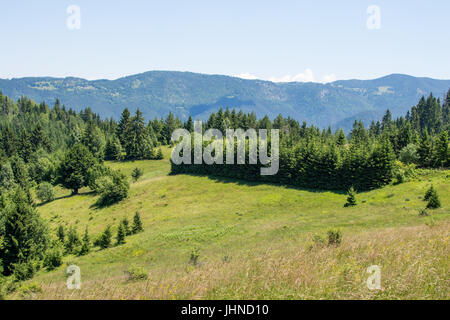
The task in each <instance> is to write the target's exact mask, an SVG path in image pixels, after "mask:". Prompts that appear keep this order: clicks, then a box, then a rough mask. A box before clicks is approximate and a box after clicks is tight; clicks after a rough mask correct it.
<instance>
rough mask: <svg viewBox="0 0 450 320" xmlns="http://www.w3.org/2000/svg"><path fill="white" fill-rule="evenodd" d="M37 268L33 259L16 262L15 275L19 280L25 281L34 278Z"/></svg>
mask: <svg viewBox="0 0 450 320" xmlns="http://www.w3.org/2000/svg"><path fill="white" fill-rule="evenodd" d="M35 273H36V268H35V265H34V263H33V261H31V260H28V261H24V262H19V263H15V264H14V273H13V276H14V278H15V279H16V280H17V281H25V280H29V279H31V278H33V276H34V274H35Z"/></svg>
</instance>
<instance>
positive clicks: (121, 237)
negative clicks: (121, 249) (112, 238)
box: [116, 223, 126, 246]
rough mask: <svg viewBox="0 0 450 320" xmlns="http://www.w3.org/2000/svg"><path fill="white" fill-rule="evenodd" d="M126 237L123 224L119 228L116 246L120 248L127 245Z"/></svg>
mask: <svg viewBox="0 0 450 320" xmlns="http://www.w3.org/2000/svg"><path fill="white" fill-rule="evenodd" d="M125 237H126V230H125V228H124V226H123V224H122V223H120V224H119V227H118V228H117V236H116V241H117V242H116V244H117V245H118V246H120V245H122V244H125V242H126V241H125Z"/></svg>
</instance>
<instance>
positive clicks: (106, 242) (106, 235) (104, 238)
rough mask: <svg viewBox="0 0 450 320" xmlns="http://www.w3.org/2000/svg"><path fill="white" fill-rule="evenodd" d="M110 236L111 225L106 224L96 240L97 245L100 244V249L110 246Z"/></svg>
mask: <svg viewBox="0 0 450 320" xmlns="http://www.w3.org/2000/svg"><path fill="white" fill-rule="evenodd" d="M111 237H112V234H111V226H107V227H106V229H105V231H103V233H102V235H101V236H100V239H99V241H98V245H99V246H100V248H101V249H107V248H109V247H110V246H111Z"/></svg>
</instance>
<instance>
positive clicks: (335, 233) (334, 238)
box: [327, 229, 342, 246]
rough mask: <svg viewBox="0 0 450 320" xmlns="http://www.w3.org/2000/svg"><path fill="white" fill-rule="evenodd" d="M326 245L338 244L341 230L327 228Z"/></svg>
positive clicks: (340, 239) (340, 240)
mask: <svg viewBox="0 0 450 320" xmlns="http://www.w3.org/2000/svg"><path fill="white" fill-rule="evenodd" d="M327 234H328V245H329V246H338V245H340V244H341V242H342V232H341V231H340V230H338V229H332V230H328V232H327Z"/></svg>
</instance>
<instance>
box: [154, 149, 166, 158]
mask: <svg viewBox="0 0 450 320" xmlns="http://www.w3.org/2000/svg"><path fill="white" fill-rule="evenodd" d="M163 159H164V154H163V152H162V149H161V148H159V149H158V153H157V154H156V160H163Z"/></svg>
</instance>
